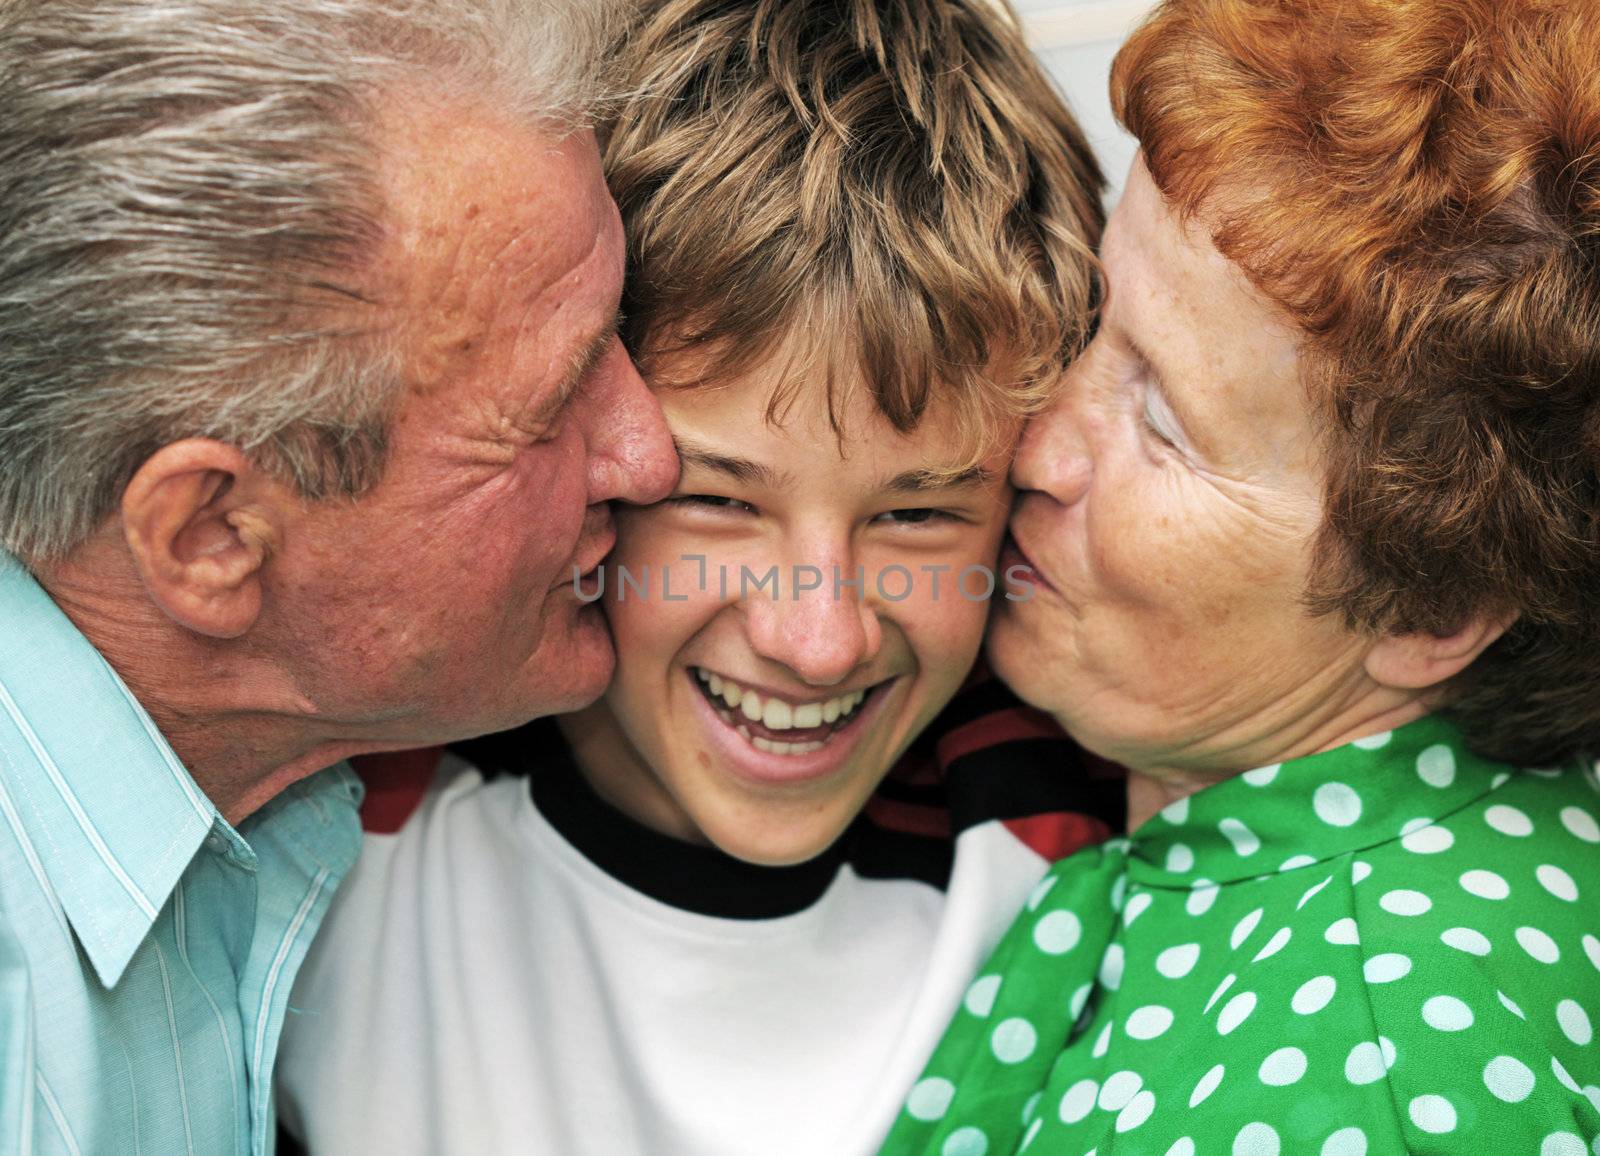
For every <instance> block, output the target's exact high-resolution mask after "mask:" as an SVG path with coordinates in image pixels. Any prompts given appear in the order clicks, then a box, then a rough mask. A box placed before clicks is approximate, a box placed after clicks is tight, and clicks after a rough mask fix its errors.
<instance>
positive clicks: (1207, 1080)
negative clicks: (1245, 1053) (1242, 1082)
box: [1189, 1064, 1227, 1108]
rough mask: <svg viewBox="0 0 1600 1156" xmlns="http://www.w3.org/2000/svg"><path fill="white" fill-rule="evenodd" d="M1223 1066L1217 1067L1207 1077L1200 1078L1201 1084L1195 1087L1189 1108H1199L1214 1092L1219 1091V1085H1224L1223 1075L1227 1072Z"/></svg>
mask: <svg viewBox="0 0 1600 1156" xmlns="http://www.w3.org/2000/svg"><path fill="white" fill-rule="evenodd" d="M1226 1070H1227V1069H1225V1068H1224V1067H1223V1066H1222V1065H1221V1064H1218V1065H1216V1066H1215V1067H1214V1068H1212V1069H1211V1070H1210V1071H1209V1072H1207V1073H1206V1074H1205V1075H1203V1076H1201V1077H1200V1082H1199V1083H1198V1084H1196V1085H1195V1086H1194V1091H1193V1092H1191V1093H1190V1095H1189V1107H1191V1108H1195V1107H1198V1106H1199V1105H1200V1103H1201V1101H1203V1100H1205V1099H1206V1098H1207V1097H1208V1096H1210V1095H1211V1093H1212V1092H1215V1091H1216V1090H1217V1085H1218V1084H1220V1083H1222V1077H1223V1074H1224V1073H1225V1072H1226Z"/></svg>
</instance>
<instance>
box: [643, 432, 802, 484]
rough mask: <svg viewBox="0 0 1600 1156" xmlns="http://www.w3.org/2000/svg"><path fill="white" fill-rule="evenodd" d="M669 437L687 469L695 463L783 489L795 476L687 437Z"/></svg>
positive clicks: (751, 481)
mask: <svg viewBox="0 0 1600 1156" xmlns="http://www.w3.org/2000/svg"><path fill="white" fill-rule="evenodd" d="M672 441H673V444H674V445H676V446H677V447H678V460H679V461H680V462H682V463H683V465H684V468H686V469H687V468H688V467H690V466H695V467H698V468H699V469H702V470H709V471H711V472H712V473H715V474H723V475H724V476H726V477H729V478H732V479H733V480H734V481H736V482H743V483H744V484H745V485H759V486H762V487H765V488H766V489H769V490H785V489H791V488H793V486H794V479H793V478H791V477H790V476H789V475H788V474H787V473H785V472H782V471H775V470H773V469H771V468H770V467H768V466H764V465H762V464H761V463H760V462H753V461H751V460H750V459H749V458H740V457H734V456H732V455H731V454H722V453H718V452H717V451H716V450H713V449H710V448H709V447H707V446H703V445H701V444H699V443H698V442H695V441H693V440H691V439H689V438H682V437H674V438H673V439H672Z"/></svg>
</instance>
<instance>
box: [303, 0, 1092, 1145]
mask: <svg viewBox="0 0 1600 1156" xmlns="http://www.w3.org/2000/svg"><path fill="white" fill-rule="evenodd" d="M622 63H623V72H624V74H625V75H624V86H625V91H627V92H629V93H632V94H633V95H632V96H631V97H630V98H629V99H628V100H627V101H626V103H625V104H624V106H623V107H622V109H621V110H620V112H619V114H618V116H617V118H616V122H615V123H614V124H613V125H612V126H611V131H610V134H609V139H608V145H607V158H606V159H607V167H608V175H609V178H610V182H611V186H612V189H613V192H614V194H615V195H616V197H617V200H618V203H619V205H620V207H621V209H622V214H623V221H624V226H625V230H626V232H627V235H628V238H629V258H630V269H629V277H630V281H629V288H628V290H627V293H626V297H625V301H624V305H625V310H626V323H625V337H626V339H627V341H628V343H629V344H630V346H631V348H632V349H633V351H634V352H635V354H636V356H637V358H638V359H639V362H640V364H641V367H642V369H643V372H644V374H645V377H646V379H647V381H649V383H650V384H651V386H652V388H653V389H654V390H655V392H656V395H657V397H658V398H659V400H660V402H661V404H662V407H663V410H664V412H665V414H666V417H667V421H668V425H669V428H670V429H671V430H672V433H673V436H674V438H675V440H676V442H677V446H678V450H679V454H680V457H681V459H682V463H683V473H682V478H681V480H680V483H679V486H678V488H677V489H676V490H675V492H674V493H673V494H672V495H671V497H669V498H668V499H667V500H665V501H663V502H660V503H658V504H656V505H654V506H649V507H644V508H632V509H624V510H619V511H618V518H617V533H618V538H617V545H616V549H615V550H614V552H613V554H612V556H611V558H610V560H609V561H608V563H607V567H606V571H605V579H606V583H607V585H606V589H605V594H604V598H605V603H604V604H605V609H606V614H607V617H608V620H609V622H610V624H611V628H612V631H613V634H614V636H615V638H616V641H617V648H618V653H619V658H618V665H617V670H616V676H615V681H614V682H613V684H612V686H611V689H610V691H609V692H608V693H607V695H606V696H605V698H604V699H603V700H602V701H601V702H599V703H597V704H596V705H595V706H594V707H592V708H590V709H587V710H585V711H581V712H579V713H577V714H574V715H569V716H566V717H564V718H562V719H560V720H558V721H557V722H553V723H552V722H547V723H543V724H536V725H534V726H531V727H527V728H524V729H522V730H520V731H516V732H511V733H510V734H506V735H498V736H493V737H491V738H489V739H483V740H478V741H476V742H473V743H468V744H464V745H462V746H461V747H459V748H456V749H455V750H453V751H452V752H450V753H449V754H448V755H447V756H445V758H444V759H443V762H442V764H441V763H440V760H439V759H438V757H437V755H436V754H429V753H419V754H417V755H415V756H412V757H411V760H410V761H409V763H404V762H400V763H397V762H396V761H394V760H390V761H389V763H388V764H387V767H388V769H387V775H388V779H387V781H385V780H383V779H381V778H379V777H378V776H377V775H376V774H371V775H369V782H370V783H371V785H372V804H371V806H370V807H369V810H368V817H369V823H368V827H369V836H368V839H367V848H366V851H367V853H366V855H365V857H364V858H363V861H362V862H361V863H360V864H359V866H358V867H357V869H356V872H355V878H354V880H353V882H352V883H350V884H348V885H347V886H346V889H345V891H344V892H343V894H342V898H341V901H340V903H339V905H338V906H337V908H336V910H335V911H334V912H333V914H332V916H331V917H330V926H329V928H328V930H327V931H326V932H325V937H324V938H323V939H322V940H319V943H318V945H317V946H316V948H314V951H313V956H312V958H311V960H310V961H309V962H308V964H307V967H306V970H305V972H304V973H303V975H304V976H305V979H304V980H303V981H302V982H301V984H300V985H299V987H298V988H297V989H296V993H295V999H294V1003H295V1006H296V1007H297V1008H299V1009H301V1010H302V1011H303V1012H304V1013H305V1014H304V1015H303V1016H302V1017H301V1018H300V1019H299V1021H298V1022H297V1023H296V1025H295V1026H294V1029H293V1030H292V1032H291V1036H290V1039H289V1043H288V1046H287V1048H286V1051H285V1056H284V1060H283V1071H284V1078H283V1081H282V1085H281V1090H282V1092H283V1096H284V1105H285V1115H286V1117H287V1118H288V1119H289V1120H290V1121H291V1124H292V1127H293V1129H294V1130H295V1131H296V1132H299V1133H301V1134H303V1135H305V1136H306V1137H307V1139H308V1141H309V1142H310V1146H311V1148H312V1150H313V1152H318V1151H325V1152H333V1153H339V1154H341V1156H343V1154H347V1153H362V1152H380V1151H381V1152H384V1153H397V1152H398V1153H406V1152H417V1153H423V1152H428V1153H436V1152H446V1153H456V1152H461V1153H478V1152H506V1151H531V1152H541V1153H559V1154H560V1156H588V1154H594V1156H601V1154H604V1156H624V1154H629V1153H640V1154H649V1156H679V1154H681V1156H745V1154H753V1153H762V1154H763V1156H767V1154H783V1153H789V1152H794V1153H802V1152H804V1153H808V1154H810V1153H827V1154H828V1156H849V1154H851V1153H865V1152H870V1151H872V1150H873V1149H874V1148H875V1147H876V1146H877V1144H878V1143H879V1141H881V1139H882V1137H883V1135H884V1133H885V1132H886V1131H887V1129H888V1126H889V1124H890V1123H891V1122H892V1120H893V1118H894V1116H895V1113H896V1111H897V1109H898V1106H899V1102H900V1100H901V1099H902V1098H903V1096H904V1093H905V1091H906V1089H907V1088H908V1087H909V1086H910V1084H911V1081H912V1080H913V1079H914V1078H915V1076H916V1074H917V1072H918V1070H919V1068H920V1066H921V1064H922V1062H923V1060H924V1059H925V1057H926V1055H927V1053H928V1051H929V1049H930V1048H931V1046H932V1044H933V1043H934V1041H935V1040H936V1039H937V1038H938V1036H939V1033H940V1032H941V1030H942V1028H943V1026H944V1024H945V1023H946V1021H947V1019H948V1017H949V1016H950V1014H951V1013H952V1012H953V1011H954V1009H955V1008H956V1007H957V1005H958V1004H959V1003H960V1002H961V1001H962V999H963V998H964V997H965V998H966V1000H967V1001H968V1003H969V1005H970V1006H973V1007H981V1006H983V1005H984V1004H985V1001H986V1000H988V999H990V998H992V992H990V991H989V990H988V989H987V987H986V986H985V985H983V984H982V983H980V984H978V985H974V986H972V987H971V989H970V991H969V983H970V981H971V978H972V976H973V974H974V971H975V969H976V966H977V964H978V962H979V961H980V960H981V958H982V957H983V954H984V952H985V951H986V950H987V949H988V948H989V947H990V946H991V945H992V944H993V942H994V940H995V938H996V937H997V935H998V934H999V932H1000V931H1001V930H1002V929H1003V927H1004V925H1005V924H1006V923H1007V922H1008V921H1009V919H1010V917H1011V916H1012V915H1013V914H1014V912H1015V911H1016V909H1017V908H1018V907H1019V906H1020V905H1021V904H1022V902H1023V901H1024V900H1025V898H1026V897H1027V895H1028V892H1029V891H1030V889H1031V888H1032V887H1033V886H1034V884H1035V883H1036V881H1037V880H1038V878H1039V877H1040V875H1041V874H1042V873H1043V871H1044V868H1045V864H1046V862H1047V860H1048V859H1050V858H1052V857H1055V856H1059V855H1060V854H1063V853H1065V852H1066V851H1067V850H1070V849H1073V848H1075V847H1077V846H1079V845H1081V844H1082V843H1084V842H1086V841H1088V840H1090V839H1092V838H1095V837H1100V836H1103V835H1104V834H1105V833H1106V828H1105V827H1104V825H1103V824H1099V823H1097V822H1096V821H1094V820H1092V819H1089V818H1087V817H1086V816H1085V815H1083V814H1080V813H1076V812H1078V811H1081V810H1085V809H1087V808H1088V806H1089V800H1090V798H1091V796H1092V790H1091V789H1088V788H1086V787H1085V785H1084V784H1083V782H1082V781H1081V779H1080V778H1078V777H1075V776H1074V775H1073V774H1072V773H1071V770H1070V767H1069V766H1067V765H1063V764H1064V762H1065V754H1064V751H1063V748H1062V747H1060V746H1058V745H1056V744H1055V742H1054V740H1053V739H1051V738H1050V737H1048V735H1049V732H1048V730H1047V729H1046V728H1043V727H1041V726H1039V724H1038V723H1037V722H1036V721H1035V720H1034V717H1033V716H1031V715H1029V714H1028V713H1027V712H1025V711H1022V710H1020V709H1017V710H1013V711H1011V712H1010V713H1009V714H1002V716H1001V718H1002V720H1003V722H1002V723H1001V724H1000V725H1001V726H1002V727H1006V728H1009V729H1008V730H1007V731H1006V734H1005V737H1012V738H1016V737H1022V736H1026V735H1030V734H1035V735H1038V736H1039V744H1040V745H1039V746H1038V748H1036V753H1039V754H1045V755H1046V756H1047V757H1044V758H1034V759H1028V758H1020V759H1017V760H1014V761H1013V762H1012V763H1010V764H1006V763H984V764H983V765H981V766H980V765H977V763H976V762H975V761H969V762H967V763H965V764H964V763H963V759H962V755H963V752H964V751H966V750H967V749H969V747H971V746H973V745H976V740H977V739H978V737H979V736H977V735H975V734H974V733H973V725H976V724H970V723H969V725H968V726H966V727H963V726H962V725H961V724H962V723H963V722H964V721H967V720H970V719H972V718H974V717H976V716H977V715H978V714H979V713H982V712H983V711H984V710H987V709H988V708H991V707H992V706H993V705H994V702H993V699H992V696H993V694H994V693H995V692H994V691H993V690H992V688H991V689H980V690H979V691H977V692H976V694H977V696H978V699H979V700H980V701H978V702H975V703H964V702H962V701H960V700H958V701H957V703H956V704H955V706H953V707H951V708H950V711H955V712H956V713H955V714H954V715H953V716H952V715H951V713H950V711H946V714H945V716H944V717H943V719H942V720H941V721H940V723H939V724H938V725H935V726H932V727H931V728H930V724H932V723H934V720H935V718H936V716H939V715H940V713H941V711H944V710H946V707H947V704H950V703H951V700H952V697H953V696H955V695H956V693H957V691H958V689H960V688H961V686H962V684H963V682H964V681H965V680H966V679H967V677H968V672H969V670H970V669H971V667H972V664H973V662H974V660H975V658H976V656H977V654H978V650H979V647H980V644H981V641H982V637H983V630H984V625H985V622H986V619H987V615H988V610H989V603H990V601H991V600H992V599H994V598H1001V597H1005V596H1007V595H1008V594H1010V595H1011V596H1013V597H1026V596H1027V595H1028V591H1027V590H1026V588H1024V587H1020V586H1018V585H1017V584H1016V581H1015V578H1016V576H1014V575H1013V576H1008V575H1006V574H1004V573H1003V572H999V570H998V564H997V556H998V554H999V551H1000V543H1001V539H1002V536H1003V534H1004V529H1005V520H1006V515H1007V512H1008V509H1009V506H1010V500H1011V493H1010V489H1009V487H1008V485H1007V482H1006V473H1007V469H1008V467H1009V464H1010V458H1011V455H1012V452H1013V450H1014V448H1015V445H1016V440H1017V437H1018V434H1019V431H1020V429H1021V424H1022V421H1023V419H1024V418H1025V416H1026V415H1027V414H1028V413H1030V412H1031V411H1032V410H1034V409H1035V408H1037V406H1038V405H1039V403H1041V402H1042V401H1043V400H1044V399H1045V398H1046V397H1047V395H1048V393H1049V390H1050V389H1051V387H1052V386H1053V385H1054V383H1055V381H1056V379H1057V378H1058V377H1059V375H1060V373H1061V371H1062V368H1063V366H1064V365H1065V363H1066V362H1067V361H1068V360H1069V359H1070V358H1071V357H1072V356H1073V355H1074V354H1075V352H1076V351H1077V349H1078V348H1079V347H1080V345H1081V343H1082V342H1083V340H1084V338H1085V335H1086V331H1087V328H1088V322H1089V316H1090V309H1091V303H1092V279H1091V273H1090V268H1091V258H1090V253H1091V252H1092V248H1093V245H1094V244H1095V242H1096V241H1097V239H1098V234H1099V227H1100V209H1099V204H1098V190H1099V186H1100V178H1099V175H1098V172H1097V170H1096V168H1095V165H1094V162H1093V160H1092V158H1091V156H1090V154H1089V151H1088V149H1087V147H1086V145H1085V144H1084V141H1083V138H1082V136H1081V134H1080V133H1079V131H1078V129H1077V128H1076V126H1075V124H1074V123H1073V121H1072V119H1071V116H1070V114H1069V113H1068V112H1067V110H1066V109H1065V108H1064V106H1063V105H1062V104H1061V102H1060V99H1059V97H1058V96H1057V95H1056V94H1055V93H1054V91H1053V90H1052V89H1051V87H1050V85H1049V83H1048V81H1047V80H1046V79H1045V77H1044V76H1043V74H1042V73H1041V71H1040V70H1039V68H1038V66H1037V64H1036V63H1035V62H1034V61H1033V59H1032V57H1031V56H1030V55H1029V53H1028V51H1027V49H1026V47H1025V46H1024V44H1023V43H1022V40H1021V37H1020V35H1019V33H1018V31H1017V29H1016V26H1015V23H1014V22H1013V21H1012V20H1011V19H1010V18H1009V15H1008V14H1007V13H1005V12H1003V11H1001V10H1000V9H998V8H996V7H994V6H993V5H991V4H990V3H989V2H987V0H882V2H880V3H877V4H875V5H871V4H865V3H853V2H847V0H789V2H785V3H773V2H770V0H755V2H736V3H730V2H728V0H670V2H668V3H665V4H660V5H657V6H655V7H654V8H653V9H652V11H651V13H650V14H649V15H648V17H647V18H646V19H645V20H644V21H643V22H642V24H641V25H640V27H639V28H637V29H636V30H635V32H634V34H633V35H632V37H631V38H630V40H629V47H628V49H627V53H626V57H625V59H624V60H623V62H622ZM757 583H760V584H761V585H759V586H758V585H757ZM594 593H595V591H594V590H593V586H592V584H591V586H590V588H589V589H588V591H587V592H585V594H584V595H583V596H584V597H593V596H594ZM486 673H487V672H486ZM982 725H983V726H984V727H986V728H987V729H986V732H985V733H984V734H983V735H982V736H981V737H982V738H984V739H990V740H992V739H993V738H995V737H1000V736H998V735H997V734H996V732H995V729H994V727H995V724H994V722H993V719H992V718H991V719H986V720H985V722H984V723H983V724H982ZM924 732H926V734H925V733H924ZM934 735H937V736H938V741H937V744H936V745H937V750H934V749H933V748H934V747H935V744H934V743H933V742H932V741H931V736H934ZM919 736H921V737H922V741H921V743H920V744H919V743H918V740H919ZM1011 749H1012V751H1013V753H1015V752H1016V751H1017V750H1019V749H1023V748H1018V747H1013V748H1011ZM935 755H937V760H935V758H934V756H935ZM936 761H937V764H938V765H939V766H940V767H942V768H943V771H944V773H943V774H942V775H940V774H938V773H936V772H935V770H934V765H935V762H936ZM407 767H409V768H410V770H409V773H408V771H407V769H406V768H407ZM396 768H399V770H398V773H397V770H396ZM891 768H896V771H895V774H894V776H893V778H892V779H891V780H890V781H889V782H887V783H886V782H885V776H886V775H887V774H888V773H889V772H890V769H891ZM407 781H409V782H410V783H411V784H413V785H414V786H420V785H423V784H426V787H427V789H426V792H425V796H424V797H422V799H421V801H420V803H418V802H417V798H416V796H417V795H418V793H419V792H418V791H416V790H409V791H408V790H407V788H406V787H405V785H404V784H405V783H406V782H407ZM394 800H399V802H398V805H397V806H393V807H391V805H390V804H391V802H392V801H394Z"/></svg>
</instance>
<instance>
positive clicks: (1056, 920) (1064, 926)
mask: <svg viewBox="0 0 1600 1156" xmlns="http://www.w3.org/2000/svg"><path fill="white" fill-rule="evenodd" d="M1082 938H1083V924H1082V923H1080V922H1079V921H1078V917H1077V916H1076V915H1074V914H1072V912H1070V911H1052V912H1051V913H1050V914H1049V915H1046V916H1045V917H1044V918H1043V919H1041V920H1039V922H1038V923H1036V924H1034V927H1033V942H1034V944H1035V946H1037V947H1038V948H1039V950H1040V951H1042V952H1044V953H1045V954H1046V955H1065V954H1066V953H1067V952H1069V951H1071V950H1072V949H1073V948H1074V947H1077V946H1078V941H1079V940H1080V939H1082Z"/></svg>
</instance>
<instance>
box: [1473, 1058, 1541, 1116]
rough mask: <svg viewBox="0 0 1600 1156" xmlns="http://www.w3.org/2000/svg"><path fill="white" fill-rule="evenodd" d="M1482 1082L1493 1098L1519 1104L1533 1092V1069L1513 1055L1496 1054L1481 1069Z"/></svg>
mask: <svg viewBox="0 0 1600 1156" xmlns="http://www.w3.org/2000/svg"><path fill="white" fill-rule="evenodd" d="M1483 1084H1484V1087H1486V1088H1488V1089H1489V1091H1490V1092H1492V1093H1494V1098H1495V1099H1497V1100H1504V1101H1505V1102H1506V1103H1508V1104H1520V1103H1522V1101H1524V1100H1526V1099H1527V1098H1528V1096H1529V1095H1530V1094H1532V1092H1533V1070H1532V1069H1531V1068H1529V1067H1528V1065H1527V1064H1525V1063H1523V1062H1522V1061H1521V1060H1519V1059H1516V1058H1515V1057H1513V1056H1496V1057H1495V1058H1494V1059H1492V1060H1490V1061H1489V1063H1488V1064H1487V1065H1486V1066H1485V1067H1484V1069H1483Z"/></svg>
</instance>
